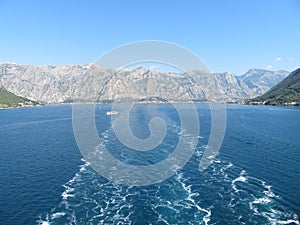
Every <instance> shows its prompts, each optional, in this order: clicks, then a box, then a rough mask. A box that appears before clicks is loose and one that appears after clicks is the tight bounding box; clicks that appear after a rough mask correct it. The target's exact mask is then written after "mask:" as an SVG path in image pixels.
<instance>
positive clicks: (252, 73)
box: [238, 69, 290, 95]
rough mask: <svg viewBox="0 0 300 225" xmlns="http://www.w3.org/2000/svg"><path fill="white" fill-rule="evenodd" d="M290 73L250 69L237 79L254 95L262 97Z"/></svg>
mask: <svg viewBox="0 0 300 225" xmlns="http://www.w3.org/2000/svg"><path fill="white" fill-rule="evenodd" d="M289 73H290V72H288V71H285V70H278V71H269V70H262V69H250V70H248V72H247V73H245V74H243V75H242V76H239V77H238V79H239V80H240V81H242V82H244V83H245V84H246V85H247V86H248V87H249V88H250V89H252V90H253V91H254V93H255V95H262V94H263V93H265V92H266V91H268V90H269V89H270V88H271V87H273V86H275V85H276V84H277V83H279V82H280V81H282V80H283V79H284V78H286V77H287V76H288V75H289Z"/></svg>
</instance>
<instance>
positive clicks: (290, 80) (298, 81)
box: [249, 68, 300, 105]
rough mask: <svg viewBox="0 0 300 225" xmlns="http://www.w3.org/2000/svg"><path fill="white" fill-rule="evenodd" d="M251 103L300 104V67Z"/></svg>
mask: <svg viewBox="0 0 300 225" xmlns="http://www.w3.org/2000/svg"><path fill="white" fill-rule="evenodd" d="M249 103H250V104H264V105H300V68H299V69H297V70H295V71H293V72H292V73H291V74H290V75H288V76H287V77H286V78H285V79H284V80H283V81H281V82H280V83H278V84H277V85H275V86H274V87H272V88H271V89H270V90H269V91H267V92H266V93H265V94H263V95H262V96H260V97H257V98H254V99H252V100H251V101H250V102H249Z"/></svg>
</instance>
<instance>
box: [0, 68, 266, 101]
mask: <svg viewBox="0 0 300 225" xmlns="http://www.w3.org/2000/svg"><path fill="white" fill-rule="evenodd" d="M245 79H246V78H242V77H237V76H235V75H233V74H230V73H212V74H209V73H205V72H203V71H197V70H196V71H189V72H186V73H166V72H160V71H157V70H154V69H148V68H142V67H137V68H134V69H132V70H114V69H104V68H101V67H99V66H98V65H95V64H88V65H84V66H81V65H62V66H32V65H18V64H14V63H0V84H2V85H3V86H4V87H5V88H7V89H8V90H9V91H11V92H13V93H15V94H16V95H19V96H23V97H26V98H29V99H33V100H36V101H40V102H44V103H61V102H72V101H78V102H89V101H91V102H93V101H96V100H99V101H109V100H120V101H122V100H124V99H128V98H130V99H144V98H151V97H160V98H163V99H166V100H173V101H185V100H191V99H192V100H199V101H202V100H208V101H229V100H240V99H245V98H251V97H255V96H257V95H259V94H261V93H260V92H261V90H262V89H260V90H258V89H257V87H251V86H250V85H248V84H247V83H246V82H245ZM256 85H259V82H257V83H256Z"/></svg>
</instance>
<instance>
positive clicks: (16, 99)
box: [0, 86, 39, 108]
mask: <svg viewBox="0 0 300 225" xmlns="http://www.w3.org/2000/svg"><path fill="white" fill-rule="evenodd" d="M34 105H39V103H38V102H35V101H31V100H29V99H27V98H23V97H20V96H17V95H15V94H13V93H11V92H9V91H8V90H6V89H5V88H4V87H2V86H0V108H12V107H20V106H34Z"/></svg>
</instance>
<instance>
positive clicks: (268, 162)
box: [0, 105, 300, 225]
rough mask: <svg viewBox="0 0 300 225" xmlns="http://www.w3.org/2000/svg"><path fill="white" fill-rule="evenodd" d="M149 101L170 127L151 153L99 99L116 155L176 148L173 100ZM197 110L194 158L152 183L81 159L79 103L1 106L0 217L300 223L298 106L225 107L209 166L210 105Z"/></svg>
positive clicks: (138, 124) (138, 119) (140, 129)
mask: <svg viewBox="0 0 300 225" xmlns="http://www.w3.org/2000/svg"><path fill="white" fill-rule="evenodd" d="M151 107H152V108H155V112H159V113H161V114H163V115H164V120H165V121H166V123H167V125H168V135H167V137H166V139H165V142H164V143H162V145H161V149H160V150H161V151H160V152H152V153H153V154H154V155H153V154H152V156H150V155H149V157H142V155H141V154H136V155H130V156H128V150H127V149H125V148H124V147H123V146H121V143H119V142H118V140H117V139H116V137H115V136H114V133H113V130H112V129H111V123H110V117H108V116H106V115H105V112H106V111H108V110H109V108H110V106H109V105H102V106H98V107H96V123H97V129H98V133H99V137H100V139H101V141H102V143H104V144H105V145H106V147H107V148H108V149H110V150H111V154H112V155H113V156H115V157H119V159H120V160H129V162H130V163H133V164H145V165H146V164H149V163H150V164H151V163H156V162H157V161H159V160H162V159H163V158H165V157H167V156H168V154H170V153H172V150H173V148H174V146H176V144H177V142H178V137H179V136H180V122H179V118H178V115H177V114H176V111H174V109H173V108H172V107H171V106H169V105H154V106H151ZM148 108H149V106H144V105H139V106H137V107H136V108H135V110H133V111H132V113H133V116H132V117H131V119H132V120H133V128H134V130H135V134H136V135H137V136H138V137H140V138H145V137H147V135H149V129H147V126H146V125H147V123H148V121H149V113H148V112H149V110H147V109H148ZM197 109H198V113H199V120H200V123H201V131H200V138H199V143H198V146H197V148H196V150H195V152H194V155H193V156H192V158H191V160H190V161H189V162H188V163H187V164H186V165H185V167H184V168H183V169H182V170H180V171H178V172H177V174H175V175H174V176H172V177H171V178H169V179H168V180H165V181H163V182H161V183H158V184H154V185H151V186H145V187H127V186H122V185H117V184H115V183H113V182H111V181H109V180H107V179H105V178H103V177H101V176H100V175H98V174H97V173H96V172H95V171H94V170H93V169H92V168H91V167H90V165H89V162H87V161H85V160H84V159H82V156H81V154H80V151H79V149H78V147H77V145H76V142H75V138H74V135H73V131H72V107H71V106H47V107H33V108H19V109H7V110H0V137H1V142H0V151H1V158H0V171H1V176H0V224H49V223H50V224H120V225H121V224H299V216H300V176H299V171H300V139H299V134H300V117H299V115H300V108H293V107H264V106H240V105H229V106H227V129H226V135H225V139H224V142H223V145H222V147H221V150H220V154H219V155H218V156H217V158H216V159H215V160H214V163H213V164H212V165H211V166H210V167H209V168H208V169H207V170H206V171H204V172H199V170H198V166H199V161H200V159H201V156H202V154H203V152H204V151H205V148H206V145H207V142H208V137H209V134H210V111H209V109H208V108H207V106H206V105H198V106H197ZM151 116H153V115H151ZM158 150H159V149H158ZM149 154H150V153H149ZM134 156H136V159H135V157H134ZM143 160H144V161H143Z"/></svg>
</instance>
